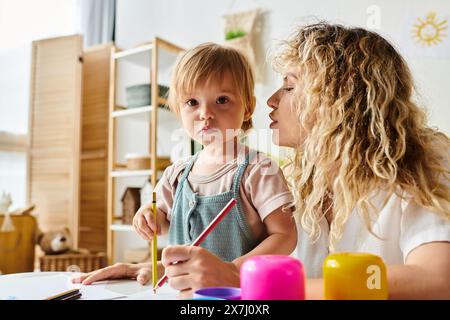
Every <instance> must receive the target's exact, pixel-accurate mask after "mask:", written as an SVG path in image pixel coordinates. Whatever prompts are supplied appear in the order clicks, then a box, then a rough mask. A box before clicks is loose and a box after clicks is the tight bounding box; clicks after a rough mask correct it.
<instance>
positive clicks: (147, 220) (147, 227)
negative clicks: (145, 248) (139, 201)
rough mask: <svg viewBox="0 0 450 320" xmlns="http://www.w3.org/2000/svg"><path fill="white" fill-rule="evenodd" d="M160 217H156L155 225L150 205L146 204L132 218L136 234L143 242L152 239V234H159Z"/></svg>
mask: <svg viewBox="0 0 450 320" xmlns="http://www.w3.org/2000/svg"><path fill="white" fill-rule="evenodd" d="M160 218H161V217H160V216H158V218H157V221H156V223H155V219H154V216H153V210H152V204H151V203H150V204H146V205H143V206H142V207H140V208H139V210H138V211H137V212H136V214H135V215H134V218H133V227H134V229H135V230H136V232H137V233H138V234H139V235H140V236H141V237H142V238H144V239H145V240H147V241H151V240H152V239H153V232H154V231H156V233H157V234H158V235H160V234H161V219H160Z"/></svg>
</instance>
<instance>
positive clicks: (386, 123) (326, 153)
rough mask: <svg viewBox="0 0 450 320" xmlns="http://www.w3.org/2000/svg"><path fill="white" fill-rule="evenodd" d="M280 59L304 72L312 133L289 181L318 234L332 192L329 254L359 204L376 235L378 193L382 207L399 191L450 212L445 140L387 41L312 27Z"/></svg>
mask: <svg viewBox="0 0 450 320" xmlns="http://www.w3.org/2000/svg"><path fill="white" fill-rule="evenodd" d="M274 66H275V68H276V69H278V71H282V69H284V68H286V67H289V68H291V67H293V68H297V70H299V74H300V80H299V82H301V83H302V86H301V89H299V88H294V96H295V97H296V102H295V103H294V104H293V108H294V109H295V110H294V111H295V113H296V115H297V117H298V120H299V122H300V124H301V126H302V127H303V128H305V129H306V132H308V134H307V135H306V136H305V140H304V141H303V142H302V143H301V145H300V146H299V147H298V148H296V150H295V153H294V155H293V157H292V159H291V161H290V162H289V164H290V166H289V167H290V168H291V170H292V172H290V174H289V179H288V180H289V183H290V186H291V188H292V190H293V193H294V198H295V203H294V206H295V213H296V217H297V218H299V219H300V222H301V225H302V227H303V229H304V230H305V231H306V232H308V234H309V235H310V237H311V239H312V240H313V241H315V240H317V239H318V238H319V237H320V232H321V231H320V226H319V222H320V220H321V219H324V216H325V214H324V209H323V207H324V202H325V200H326V199H327V197H328V195H329V194H332V196H331V199H332V204H331V208H332V213H333V221H332V223H331V229H330V242H329V248H330V250H331V251H334V250H335V249H336V248H335V245H336V244H337V242H338V241H339V240H340V239H341V237H342V233H343V228H344V225H345V223H346V221H347V219H348V217H349V216H350V214H351V213H352V211H353V209H354V208H357V209H358V211H359V212H360V213H361V214H362V217H363V219H364V221H365V223H366V225H367V227H368V228H369V230H370V232H372V229H371V223H370V216H371V214H372V211H375V210H372V209H374V208H375V207H374V205H373V204H372V203H371V201H370V199H371V197H372V196H373V195H374V193H375V194H376V192H377V191H380V190H381V191H384V192H386V193H385V194H386V198H385V202H384V204H385V203H386V201H387V200H388V199H389V197H390V196H391V195H392V194H394V193H395V194H397V195H398V196H400V197H402V198H405V197H407V198H408V199H413V201H415V202H416V203H417V204H418V205H419V206H422V207H424V208H427V209H429V210H430V211H433V212H435V213H437V214H440V215H442V216H444V217H446V218H447V219H448V218H449V217H450V206H449V204H450V190H449V173H450V172H449V169H448V164H449V163H450V162H449V150H450V148H449V146H450V141H449V138H448V137H447V136H446V135H445V134H443V133H440V132H438V131H437V130H434V129H431V128H429V127H428V126H427V124H426V114H425V111H424V110H423V109H422V108H419V107H418V106H417V105H416V104H415V103H414V102H413V101H412V94H413V89H414V84H413V79H412V76H411V72H410V70H409V69H408V66H407V64H406V62H405V61H404V60H403V58H402V57H401V56H400V54H399V53H398V52H397V51H396V50H395V49H394V47H393V46H392V45H391V44H390V43H389V42H388V41H387V40H385V39H384V38H383V37H381V36H380V35H378V34H376V33H374V32H370V31H368V30H364V29H361V28H347V27H344V26H341V25H330V24H326V23H318V24H314V25H309V26H306V27H302V28H300V30H299V31H298V32H296V33H295V34H294V35H293V36H292V38H290V39H288V40H287V41H286V42H285V43H284V45H283V46H282V49H281V51H280V52H278V53H277V54H276V55H275V57H274ZM299 86H300V85H298V87H299ZM384 204H383V206H384Z"/></svg>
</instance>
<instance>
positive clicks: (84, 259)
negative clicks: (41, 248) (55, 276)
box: [39, 252, 106, 272]
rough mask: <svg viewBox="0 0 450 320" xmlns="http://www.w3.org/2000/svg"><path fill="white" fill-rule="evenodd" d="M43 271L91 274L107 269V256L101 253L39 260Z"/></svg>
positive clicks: (49, 257) (57, 256)
mask: <svg viewBox="0 0 450 320" xmlns="http://www.w3.org/2000/svg"><path fill="white" fill-rule="evenodd" d="M39 265H40V270H41V271H76V272H91V271H94V270H97V269H100V268H104V267H106V255H105V254H104V253H103V252H100V253H77V252H75V253H73V252H72V253H67V254H58V255H45V256H42V257H40V258H39Z"/></svg>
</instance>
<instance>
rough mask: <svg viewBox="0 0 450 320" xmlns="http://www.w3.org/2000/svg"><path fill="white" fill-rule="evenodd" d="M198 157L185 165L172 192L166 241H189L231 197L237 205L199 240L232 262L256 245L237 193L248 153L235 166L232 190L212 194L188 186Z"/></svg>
mask: <svg viewBox="0 0 450 320" xmlns="http://www.w3.org/2000/svg"><path fill="white" fill-rule="evenodd" d="M197 156H198V153H197V154H196V155H195V156H193V157H192V159H191V160H190V161H189V163H188V164H187V166H186V168H185V169H184V172H183V174H182V176H181V179H180V181H179V184H178V187H177V190H176V192H175V200H174V203H173V207H172V214H171V221H170V228H169V242H170V244H190V243H192V242H193V241H194V240H195V239H196V238H197V237H198V236H199V235H200V233H201V232H202V231H203V230H204V229H205V228H206V227H207V226H208V224H209V223H210V222H211V221H212V220H213V219H214V217H215V216H216V215H217V214H218V213H219V212H220V211H221V210H222V209H223V207H224V206H225V205H226V204H227V203H228V202H229V201H230V200H231V198H235V199H236V201H237V204H236V205H235V206H234V207H233V209H231V211H230V212H229V213H228V214H227V215H226V216H225V218H223V220H222V221H220V222H219V224H218V225H217V226H216V227H215V228H214V230H212V231H211V233H210V234H209V235H208V236H207V237H206V239H205V240H204V241H203V242H202V243H201V247H203V248H206V249H208V250H209V251H211V252H212V253H214V254H215V255H217V256H218V257H219V258H221V259H222V260H225V261H232V260H234V259H236V258H238V257H240V256H242V255H244V254H246V253H247V252H249V251H251V250H252V249H253V248H254V247H255V246H256V244H255V243H254V239H253V237H252V234H251V230H250V228H249V226H248V224H247V219H246V217H245V214H244V211H243V210H242V203H241V199H240V194H239V189H240V184H241V183H240V182H241V178H242V175H243V173H244V170H245V168H246V167H247V165H248V163H249V155H248V153H247V154H246V157H245V161H244V162H243V163H242V164H239V165H238V169H237V170H236V173H235V174H234V177H233V185H232V188H231V190H230V191H227V192H224V193H219V194H216V195H211V196H199V195H198V194H197V193H194V192H193V191H192V189H191V186H190V185H189V181H188V179H187V177H188V175H189V172H190V171H191V169H192V166H193V165H194V162H195V160H196V159H197Z"/></svg>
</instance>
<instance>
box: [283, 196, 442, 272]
mask: <svg viewBox="0 0 450 320" xmlns="http://www.w3.org/2000/svg"><path fill="white" fill-rule="evenodd" d="M372 203H373V204H374V205H375V206H377V205H378V208H380V210H379V215H378V218H377V219H376V221H375V222H374V223H373V224H372V226H373V227H372V230H373V231H374V233H375V234H376V235H377V236H379V237H380V238H381V239H378V238H376V237H375V236H373V235H372V234H371V233H370V232H369V230H368V229H367V227H366V225H365V223H364V221H363V219H362V218H361V217H360V215H359V214H358V212H357V210H356V209H355V210H354V211H353V213H352V214H351V216H350V217H349V219H348V220H347V223H346V224H345V227H344V231H343V236H342V238H341V240H340V241H339V242H338V244H337V245H336V252H368V253H372V254H375V255H378V256H380V257H381V258H382V259H383V260H384V263H385V264H386V265H400V264H404V262H405V260H406V257H407V256H408V254H409V253H410V252H411V251H412V250H413V249H415V248H417V247H418V246H420V245H421V244H425V243H429V242H435V241H447V242H450V220H448V219H445V218H443V217H441V216H439V215H437V214H435V213H433V212H430V211H429V210H427V209H424V208H423V207H419V206H418V205H416V204H415V203H414V201H408V200H405V199H401V198H400V197H398V196H397V195H395V194H394V195H392V196H391V197H390V198H389V200H388V202H387V203H386V205H385V206H384V207H382V208H381V206H382V203H383V195H382V193H380V194H379V195H378V196H376V197H374V198H373V200H372ZM320 227H321V236H320V237H319V239H318V240H317V241H316V242H314V243H312V241H311V240H310V239H309V237H308V234H307V233H306V232H305V231H304V230H303V229H302V227H301V226H300V225H298V227H297V229H298V240H297V247H296V249H295V250H294V252H293V253H292V256H293V257H296V258H298V259H300V260H301V261H302V263H303V265H304V268H305V273H306V276H307V277H308V278H321V277H322V266H323V262H324V260H325V258H326V257H327V256H328V255H329V254H330V252H329V250H328V241H329V225H328V221H327V220H326V219H325V218H324V219H322V221H321V222H320Z"/></svg>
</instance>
